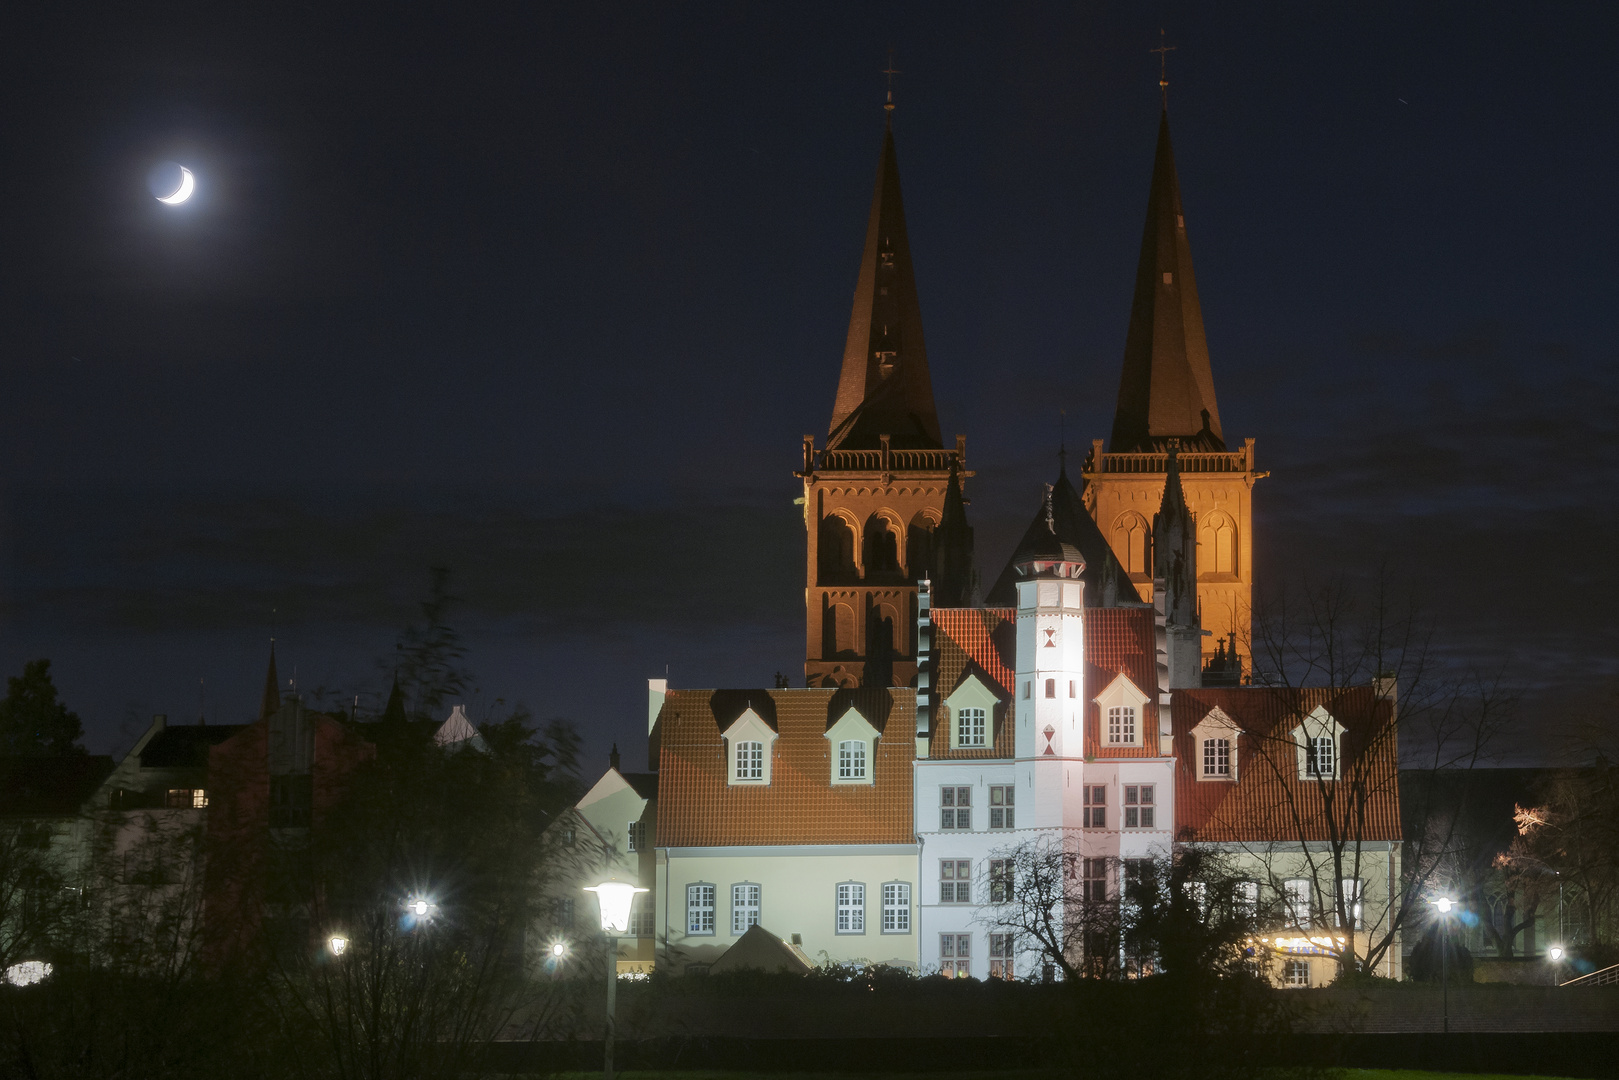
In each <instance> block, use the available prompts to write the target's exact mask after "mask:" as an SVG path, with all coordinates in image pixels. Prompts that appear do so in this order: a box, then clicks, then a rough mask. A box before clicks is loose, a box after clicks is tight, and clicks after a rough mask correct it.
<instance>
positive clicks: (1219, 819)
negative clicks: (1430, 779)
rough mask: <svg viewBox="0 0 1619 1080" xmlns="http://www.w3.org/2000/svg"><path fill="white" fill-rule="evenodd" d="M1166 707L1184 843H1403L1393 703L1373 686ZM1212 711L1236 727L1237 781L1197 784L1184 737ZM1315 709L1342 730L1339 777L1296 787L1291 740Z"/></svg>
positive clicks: (1247, 694) (1237, 694)
mask: <svg viewBox="0 0 1619 1080" xmlns="http://www.w3.org/2000/svg"><path fill="white" fill-rule="evenodd" d="M1172 701H1173V706H1172V709H1173V724H1174V731H1175V756H1176V757H1177V758H1178V761H1177V762H1176V769H1175V799H1176V811H1175V823H1176V826H1177V828H1178V829H1179V830H1180V832H1181V838H1182V839H1196V840H1209V841H1249V842H1265V841H1271V840H1284V841H1286V840H1291V841H1297V840H1301V839H1302V840H1328V839H1330V838H1331V837H1332V835H1333V833H1334V831H1336V832H1337V834H1338V835H1339V836H1343V837H1348V838H1349V839H1350V840H1351V841H1353V840H1354V839H1356V838H1358V839H1360V840H1370V841H1384V840H1399V839H1400V838H1401V833H1400V797H1399V786H1398V779H1399V771H1398V770H1399V763H1398V762H1399V758H1398V753H1397V746H1396V742H1395V728H1394V711H1393V703H1392V702H1390V701H1389V700H1388V699H1386V698H1379V697H1378V696H1377V693H1376V691H1375V690H1374V689H1373V688H1372V687H1370V686H1355V687H1345V688H1319V689H1315V688H1311V689H1300V690H1292V689H1284V688H1279V687H1259V686H1251V687H1234V688H1228V689H1218V690H1216V689H1204V690H1177V691H1175V694H1174V697H1173V699H1172ZM1216 706H1218V707H1219V708H1220V709H1221V710H1222V711H1223V712H1225V714H1226V715H1227V716H1229V717H1230V718H1231V719H1232V721H1233V722H1235V723H1236V725H1237V726H1238V727H1239V728H1241V729H1242V734H1241V735H1240V736H1239V737H1238V739H1237V779H1236V781H1235V782H1229V781H1220V780H1199V779H1198V772H1197V770H1198V769H1199V768H1200V767H1201V758H1200V756H1199V754H1200V751H1201V747H1198V746H1195V745H1194V742H1195V740H1194V739H1193V737H1192V729H1193V728H1194V727H1196V726H1197V725H1198V724H1199V723H1200V722H1201V721H1202V720H1203V718H1204V717H1205V716H1207V715H1208V714H1209V711H1210V710H1211V709H1213V708H1215V707H1216ZM1318 706H1322V707H1325V708H1326V710H1327V712H1328V713H1330V714H1331V715H1332V717H1333V718H1334V719H1335V720H1337V721H1338V723H1340V724H1342V725H1343V726H1344V728H1345V731H1344V735H1343V738H1342V740H1341V742H1340V745H1339V754H1340V762H1341V772H1340V775H1341V776H1342V777H1343V779H1341V780H1338V781H1335V782H1326V783H1323V782H1322V781H1319V780H1312V779H1304V780H1301V779H1299V770H1298V756H1297V755H1298V752H1297V750H1296V748H1295V747H1294V744H1293V743H1292V741H1291V739H1292V736H1291V732H1292V731H1293V729H1294V728H1296V727H1297V726H1298V725H1299V723H1300V722H1301V721H1302V720H1303V718H1304V717H1306V716H1308V715H1309V714H1310V713H1311V712H1313V711H1314V710H1315V709H1316V708H1317V707H1318ZM1324 789H1327V790H1324ZM1357 790H1358V791H1359V792H1361V794H1358V795H1357V794H1355V792H1356V791H1357ZM1329 794H1330V796H1331V798H1330V799H1329V798H1328V797H1327V796H1328V795H1329ZM1334 825H1336V826H1337V828H1336V830H1334V829H1333V828H1332V826H1334Z"/></svg>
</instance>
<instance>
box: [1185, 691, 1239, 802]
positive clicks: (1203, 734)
mask: <svg viewBox="0 0 1619 1080" xmlns="http://www.w3.org/2000/svg"><path fill="white" fill-rule="evenodd" d="M1241 736H1242V729H1241V728H1240V727H1238V726H1237V723H1236V721H1235V720H1233V719H1231V717H1229V716H1227V715H1226V713H1225V710H1224V709H1222V708H1220V707H1219V706H1218V705H1216V706H1215V707H1214V708H1212V709H1210V710H1209V711H1208V713H1207V715H1205V716H1204V717H1203V719H1201V720H1199V721H1198V722H1197V726H1196V727H1194V728H1193V729H1192V746H1193V750H1194V753H1195V754H1196V759H1195V770H1196V774H1197V779H1198V780H1199V781H1207V782H1210V783H1217V784H1224V783H1235V782H1236V779H1237V764H1238V761H1239V760H1240V754H1239V752H1238V751H1239V749H1240V746H1239V739H1240V738H1241ZM1222 739H1223V740H1224V741H1225V742H1226V743H1227V745H1228V747H1229V751H1228V756H1227V761H1228V763H1229V765H1228V771H1226V772H1224V773H1211V772H1209V771H1208V768H1207V765H1206V764H1205V762H1204V754H1205V753H1206V752H1207V751H1206V749H1205V747H1206V744H1208V743H1209V742H1211V741H1218V740H1222Z"/></svg>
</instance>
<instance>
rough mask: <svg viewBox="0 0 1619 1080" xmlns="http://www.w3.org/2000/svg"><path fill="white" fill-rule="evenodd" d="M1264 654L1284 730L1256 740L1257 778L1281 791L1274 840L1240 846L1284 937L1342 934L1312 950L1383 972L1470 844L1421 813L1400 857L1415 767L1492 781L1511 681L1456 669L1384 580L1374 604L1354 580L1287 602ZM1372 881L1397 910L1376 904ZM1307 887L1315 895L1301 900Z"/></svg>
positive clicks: (1268, 608) (1372, 595)
mask: <svg viewBox="0 0 1619 1080" xmlns="http://www.w3.org/2000/svg"><path fill="white" fill-rule="evenodd" d="M1249 652H1250V655H1251V657H1252V662H1253V665H1254V675H1253V681H1254V682H1255V683H1256V684H1261V685H1265V686H1267V687H1268V688H1269V690H1268V695H1269V696H1270V704H1271V708H1272V710H1273V712H1274V715H1275V719H1276V722H1274V723H1271V724H1270V725H1269V726H1268V727H1265V728H1263V729H1261V730H1254V731H1248V730H1244V732H1243V737H1244V738H1245V739H1246V738H1251V739H1253V740H1254V743H1255V744H1256V745H1255V750H1256V752H1255V753H1253V754H1252V756H1251V758H1250V759H1249V762H1248V764H1247V765H1246V767H1247V768H1251V769H1252V768H1257V769H1260V770H1263V771H1264V772H1265V773H1266V774H1267V778H1268V780H1269V781H1270V782H1268V783H1266V784H1264V785H1263V791H1264V792H1265V793H1266V799H1267V801H1268V804H1267V805H1265V806H1263V807H1260V808H1258V813H1257V816H1258V817H1259V818H1261V819H1262V820H1263V827H1262V829H1261V830H1260V831H1261V832H1263V833H1265V834H1268V835H1267V836H1266V838H1265V840H1263V841H1251V842H1247V843H1245V844H1243V845H1241V846H1242V847H1243V848H1244V849H1245V850H1246V851H1247V853H1248V854H1250V855H1251V856H1253V857H1256V858H1258V859H1259V860H1260V862H1261V864H1262V865H1264V866H1266V867H1267V868H1269V871H1270V878H1271V881H1270V886H1271V889H1272V891H1273V893H1275V894H1278V895H1280V896H1282V897H1283V899H1284V900H1288V899H1291V901H1292V902H1291V903H1284V904H1283V908H1284V910H1286V911H1287V913H1288V914H1287V917H1286V918H1285V919H1284V922H1286V923H1287V924H1288V925H1290V926H1293V927H1296V928H1297V929H1300V930H1305V931H1309V930H1312V929H1317V928H1330V933H1327V934H1323V935H1315V936H1313V938H1312V941H1313V944H1314V947H1315V948H1317V949H1318V950H1319V951H1320V952H1324V953H1326V954H1327V955H1329V956H1332V957H1333V958H1334V960H1335V961H1336V962H1337V964H1338V965H1339V969H1340V971H1343V972H1353V971H1359V970H1367V969H1371V968H1374V967H1375V966H1376V965H1378V964H1379V963H1380V962H1382V961H1383V960H1384V959H1385V957H1386V956H1387V955H1388V953H1389V950H1390V949H1393V948H1395V946H1396V944H1397V943H1398V942H1399V940H1400V934H1401V931H1402V930H1403V929H1404V928H1405V927H1406V926H1407V925H1408V924H1411V923H1413V922H1414V921H1420V920H1421V919H1422V918H1423V917H1424V916H1425V913H1426V911H1427V906H1428V905H1427V903H1426V901H1427V900H1428V899H1429V897H1430V893H1431V892H1432V890H1433V889H1434V887H1436V886H1438V885H1449V884H1450V882H1448V881H1447V880H1445V872H1446V868H1447V860H1449V859H1451V857H1452V856H1453V855H1454V849H1455V843H1456V817H1455V815H1454V814H1444V813H1440V812H1438V811H1440V810H1441V807H1440V806H1439V805H1438V804H1437V803H1433V804H1429V805H1423V806H1418V807H1415V808H1408V810H1409V812H1408V813H1407V814H1406V816H1407V817H1408V818H1412V819H1415V820H1418V821H1425V822H1428V827H1427V828H1425V829H1424V830H1423V831H1422V832H1421V833H1420V834H1419V835H1417V836H1405V837H1403V844H1401V845H1400V846H1398V847H1397V848H1393V849H1391V847H1390V845H1391V844H1392V843H1393V842H1394V841H1393V839H1392V838H1393V837H1395V836H1397V835H1398V831H1399V820H1398V819H1399V805H1400V799H1401V797H1402V794H1404V793H1402V792H1401V790H1400V786H1399V785H1400V764H1401V763H1402V762H1404V763H1405V764H1406V766H1407V767H1408V769H1414V770H1420V771H1423V772H1426V773H1428V774H1432V775H1437V774H1441V773H1448V772H1453V771H1456V770H1470V769H1472V768H1474V767H1476V766H1478V765H1480V764H1481V763H1482V762H1483V761H1484V760H1485V759H1486V754H1487V752H1488V749H1489V746H1490V743H1491V740H1492V738H1493V737H1494V735H1495V734H1496V732H1497V731H1498V730H1499V728H1500V727H1501V725H1502V723H1503V722H1504V720H1505V719H1506V718H1507V717H1508V716H1509V715H1510V714H1511V712H1512V710H1513V708H1514V706H1515V703H1516V694H1515V693H1514V692H1513V691H1512V689H1511V688H1510V687H1509V686H1508V684H1507V683H1506V681H1505V678H1504V676H1503V674H1502V673H1501V672H1500V671H1496V672H1480V671H1477V670H1465V671H1455V670H1451V669H1449V668H1447V667H1445V666H1444V665H1442V664H1441V663H1440V661H1439V658H1438V656H1437V653H1436V650H1435V648H1434V629H1433V626H1432V623H1431V621H1430V620H1428V619H1427V618H1426V617H1425V616H1424V614H1423V613H1422V612H1421V610H1420V608H1419V607H1418V606H1417V605H1416V604H1415V603H1414V602H1413V601H1410V600H1409V599H1398V598H1397V597H1396V595H1395V590H1394V589H1393V588H1392V586H1391V585H1390V583H1389V581H1388V580H1387V578H1386V577H1383V576H1380V577H1379V578H1378V579H1377V580H1376V581H1375V582H1374V583H1373V584H1372V585H1371V586H1370V588H1368V589H1365V590H1361V589H1357V588H1354V587H1351V586H1350V585H1349V584H1348V583H1346V582H1344V581H1341V580H1340V581H1335V582H1330V583H1327V584H1324V585H1312V584H1310V583H1306V584H1305V585H1304V586H1302V587H1300V588H1297V589H1292V590H1284V591H1282V592H1280V593H1278V594H1276V595H1275V596H1273V597H1272V598H1270V599H1269V600H1268V601H1265V602H1263V603H1261V604H1260V606H1259V607H1258V609H1257V610H1256V612H1255V619H1254V631H1253V638H1252V641H1251V645H1250V650H1249ZM1329 721H1330V723H1329ZM1332 724H1336V728H1333V727H1332ZM1318 726H1319V727H1320V728H1321V730H1320V731H1317V730H1316V728H1317V727H1318ZM1438 794H1439V793H1438V790H1437V785H1433V784H1429V785H1424V786H1422V787H1421V788H1420V789H1419V790H1415V791H1413V792H1411V795H1412V796H1413V797H1415V798H1418V799H1422V800H1433V799H1436V798H1437V797H1438ZM1396 857H1398V866H1396V864H1395V863H1394V862H1393V861H1392V860H1395V859H1396ZM1372 872H1377V873H1378V878H1377V884H1380V885H1383V889H1382V892H1384V893H1386V894H1387V895H1381V896H1380V895H1378V891H1377V890H1371V891H1367V890H1366V888H1365V884H1366V882H1367V880H1368V875H1369V874H1370V873H1372ZM1299 880H1302V881H1305V882H1308V888H1307V889H1305V888H1303V887H1296V886H1292V885H1290V884H1289V882H1296V881H1299ZM1290 890H1291V892H1290ZM1306 892H1307V894H1308V897H1307V899H1306V898H1305V896H1304V894H1305V893H1306Z"/></svg>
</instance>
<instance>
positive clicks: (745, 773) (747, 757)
mask: <svg viewBox="0 0 1619 1080" xmlns="http://www.w3.org/2000/svg"><path fill="white" fill-rule="evenodd" d="M731 749H732V751H733V752H734V753H735V754H736V760H735V765H734V775H735V777H736V782H737V783H739V784H749V783H753V784H762V783H764V779H765V744H764V743H762V742H760V741H759V740H757V739H742V740H739V741H737V742H734V743H732V744H731Z"/></svg>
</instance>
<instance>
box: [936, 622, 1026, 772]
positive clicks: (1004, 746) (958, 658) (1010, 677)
mask: <svg viewBox="0 0 1619 1080" xmlns="http://www.w3.org/2000/svg"><path fill="white" fill-rule="evenodd" d="M1016 614H1017V612H1016V611H1015V610H1014V609H1012V608H934V609H933V611H932V613H931V615H930V617H931V618H932V620H933V658H932V686H933V687H934V697H935V700H934V701H933V702H932V703H931V705H932V708H933V715H934V716H940V715H941V713H940V712H939V706H940V704H941V703H942V702H943V701H944V699H945V698H947V697H949V696H950V695H951V694H953V693H954V692H955V691H956V688H957V687H959V686H960V685H961V684H962V681H963V680H964V679H966V678H967V676H968V675H977V676H978V677H979V678H980V679H982V680H983V681H984V683H985V685H986V686H988V687H989V689H990V691H991V692H993V693H994V694H995V696H996V697H997V698H999V699H1000V705H999V707H997V708H996V709H995V716H994V732H993V735H994V737H993V738H992V739H991V740H990V745H989V746H987V747H984V748H983V749H972V750H960V749H957V750H952V749H951V748H950V731H949V729H948V727H947V726H946V725H944V724H930V725H929V728H928V756H929V757H935V758H1009V757H1011V756H1012V755H1013V754H1014V753H1016V745H1015V739H1014V737H1013V735H1014V733H1013V731H1012V725H1011V724H1009V723H1007V720H1008V719H1009V717H1008V715H1007V705H1008V704H1009V703H1010V702H1011V700H1012V684H1013V682H1014V681H1015V676H1014V674H1013V672H1012V665H1014V664H1015V663H1016V662H1017V622H1016V619H1015V618H1014V616H1015V615H1016Z"/></svg>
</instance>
